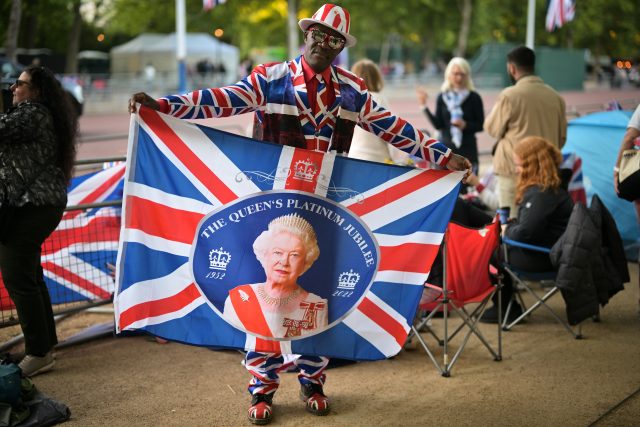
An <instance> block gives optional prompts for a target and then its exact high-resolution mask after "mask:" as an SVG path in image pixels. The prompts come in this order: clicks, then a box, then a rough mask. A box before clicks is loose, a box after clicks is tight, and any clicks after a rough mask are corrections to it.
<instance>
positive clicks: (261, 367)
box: [244, 351, 329, 395]
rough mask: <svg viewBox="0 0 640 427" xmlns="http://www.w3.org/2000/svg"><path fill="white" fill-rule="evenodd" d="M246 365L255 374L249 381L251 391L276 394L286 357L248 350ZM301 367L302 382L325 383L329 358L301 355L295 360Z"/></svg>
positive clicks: (298, 366)
mask: <svg viewBox="0 0 640 427" xmlns="http://www.w3.org/2000/svg"><path fill="white" fill-rule="evenodd" d="M244 363H245V367H246V368H247V370H248V371H249V372H250V373H251V375H253V378H251V381H249V393H251V394H252V395H253V394H274V393H275V392H276V390H278V386H279V385H280V377H279V376H278V372H280V370H281V368H282V366H283V363H284V357H283V356H282V355H281V354H276V353H257V352H255V351H249V352H247V355H246V357H245V360H244ZM293 363H294V365H295V366H296V367H297V368H298V369H299V373H298V381H300V384H317V385H320V386H322V385H324V380H325V378H326V375H325V373H324V370H325V369H326V367H327V364H328V363H329V358H327V357H322V356H300V357H298V358H296V359H295V360H294V361H293Z"/></svg>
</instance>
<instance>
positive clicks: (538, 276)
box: [502, 238, 582, 339]
mask: <svg viewBox="0 0 640 427" xmlns="http://www.w3.org/2000/svg"><path fill="white" fill-rule="evenodd" d="M502 243H503V247H504V262H503V264H502V266H503V268H504V270H505V272H506V273H507V274H509V276H511V279H512V280H513V287H514V291H513V296H512V297H511V299H510V300H509V302H508V303H507V309H506V310H505V315H504V319H503V322H502V329H503V330H504V331H509V330H511V328H512V327H513V326H515V325H517V324H518V323H520V322H522V320H523V319H524V318H526V317H528V316H530V315H531V314H532V313H533V312H534V311H535V310H537V309H538V308H540V307H545V308H546V309H547V310H548V311H549V312H550V313H551V315H552V316H553V317H554V318H555V320H556V321H557V322H558V323H560V325H562V326H563V327H564V328H565V329H566V330H567V332H569V333H570V334H571V335H572V336H573V337H574V338H575V339H582V325H581V324H578V325H577V331H574V329H573V328H572V327H571V326H570V325H569V323H568V322H567V321H566V320H564V319H563V318H562V317H560V315H558V313H556V312H555V311H554V310H553V309H552V308H551V307H550V306H549V305H548V304H547V301H548V300H549V299H550V298H551V297H552V296H554V295H555V294H557V293H558V291H559V290H560V288H558V286H557V285H556V283H555V279H556V271H545V272H532V271H524V270H522V269H518V268H516V267H514V266H512V265H511V264H509V256H508V252H509V250H508V249H509V247H517V248H522V249H527V250H530V251H535V252H541V253H546V254H549V253H550V252H551V248H545V247H542V246H536V245H530V244H527V243H522V242H518V241H515V240H511V239H508V238H503V240H502ZM531 282H537V283H553V285H552V286H551V287H550V288H549V287H546V288H542V289H543V291H544V292H540V291H538V292H536V289H534V287H533V286H531V285H530V284H529V283H531ZM518 290H525V291H526V292H527V293H528V294H529V295H531V296H532V297H533V299H534V300H535V302H534V303H533V305H531V307H528V308H527V306H526V305H525V303H524V300H523V298H522V296H521V295H520V293H519V292H518ZM516 300H517V301H518V302H519V303H520V304H521V305H522V308H523V313H522V314H521V315H520V316H519V317H518V318H516V319H515V320H513V321H512V322H510V323H508V321H507V319H509V313H510V312H511V309H512V307H513V304H514V301H516Z"/></svg>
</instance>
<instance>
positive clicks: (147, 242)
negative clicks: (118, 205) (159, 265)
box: [120, 228, 191, 257]
mask: <svg viewBox="0 0 640 427" xmlns="http://www.w3.org/2000/svg"><path fill="white" fill-rule="evenodd" d="M120 242H123V243H124V242H128V243H140V244H141V245H144V246H146V247H147V248H149V249H153V250H154V251H160V252H166V253H169V254H172V255H177V256H182V257H188V256H189V254H190V253H191V244H190V243H180V242H176V241H173V240H168V239H164V238H162V237H157V236H153V235H151V234H148V233H145V232H144V231H141V230H138V229H132V228H123V230H122V235H121V236H120Z"/></svg>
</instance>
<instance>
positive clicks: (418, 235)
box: [374, 231, 444, 246]
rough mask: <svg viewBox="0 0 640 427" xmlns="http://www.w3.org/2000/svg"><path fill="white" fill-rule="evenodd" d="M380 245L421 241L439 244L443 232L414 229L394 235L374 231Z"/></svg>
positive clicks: (396, 244)
mask: <svg viewBox="0 0 640 427" xmlns="http://www.w3.org/2000/svg"><path fill="white" fill-rule="evenodd" d="M374 236H375V237H376V240H378V244H379V245H380V246H398V245H402V244H405V243H422V244H430V245H439V244H440V243H441V242H442V237H443V236H444V233H430V232H427V231H416V232H415V233H411V234H407V235H404V236H394V235H391V234H381V233H374Z"/></svg>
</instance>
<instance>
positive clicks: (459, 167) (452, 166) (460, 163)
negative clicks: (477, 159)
mask: <svg viewBox="0 0 640 427" xmlns="http://www.w3.org/2000/svg"><path fill="white" fill-rule="evenodd" d="M447 169H449V170H452V171H464V172H465V174H464V178H462V182H463V183H465V184H466V183H467V177H468V176H469V174H470V173H471V162H470V161H469V159H467V158H466V157H462V156H461V155H459V154H453V153H451V158H450V159H449V162H448V163H447Z"/></svg>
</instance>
